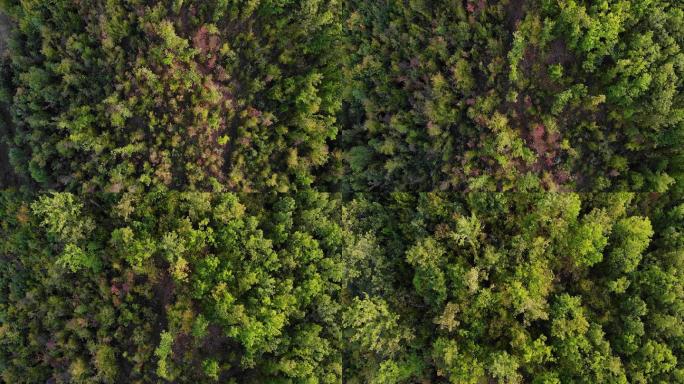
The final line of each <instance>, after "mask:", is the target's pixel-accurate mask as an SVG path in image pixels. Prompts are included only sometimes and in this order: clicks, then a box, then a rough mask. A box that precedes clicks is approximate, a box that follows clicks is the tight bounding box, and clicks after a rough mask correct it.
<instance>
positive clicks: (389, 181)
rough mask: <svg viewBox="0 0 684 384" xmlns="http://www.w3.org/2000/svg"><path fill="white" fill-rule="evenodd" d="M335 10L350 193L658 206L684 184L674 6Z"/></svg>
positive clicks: (454, 4)
mask: <svg viewBox="0 0 684 384" xmlns="http://www.w3.org/2000/svg"><path fill="white" fill-rule="evenodd" d="M345 4H347V8H348V9H347V13H348V17H347V20H346V21H345V22H346V28H347V35H349V43H348V44H347V46H348V49H347V51H348V54H349V59H348V65H347V67H348V69H347V73H346V74H345V76H346V77H347V78H349V79H350V81H348V84H349V87H348V91H347V93H349V98H350V105H349V106H348V114H347V117H346V118H347V122H346V124H347V129H345V131H344V133H343V136H342V140H343V142H344V147H345V150H346V156H345V157H346V159H347V162H348V168H349V172H350V177H349V180H348V183H349V184H350V185H351V186H350V188H352V189H355V190H357V191H360V192H366V191H371V190H372V191H384V192H387V191H394V190H401V191H412V190H416V189H417V190H420V191H433V190H449V191H467V190H480V191H493V190H496V191H506V190H517V191H530V190H540V189H541V190H551V191H555V190H566V191H567V190H573V191H601V190H604V191H625V190H626V191H657V192H664V191H666V190H667V189H668V186H670V185H671V184H673V183H674V182H675V178H677V177H681V175H682V172H683V170H684V168H683V167H684V159H683V156H684V155H683V152H682V146H681V143H682V140H683V138H684V128H683V127H684V108H683V100H682V94H681V88H682V85H683V83H682V81H684V53H683V52H682V46H683V45H684V28H683V27H682V26H684V10H683V8H682V5H681V4H680V3H679V2H673V1H668V0H663V1H658V0H615V1H608V0H603V1H576V0H539V1H535V0H531V1H523V0H509V1H506V0H504V1H485V0H468V1H452V0H436V1H422V0H411V1H403V0H402V1H399V0H389V1H356V0H350V1H347V2H346V3H345ZM345 181H347V180H345Z"/></svg>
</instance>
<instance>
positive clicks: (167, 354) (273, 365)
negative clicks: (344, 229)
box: [0, 192, 343, 383]
mask: <svg viewBox="0 0 684 384" xmlns="http://www.w3.org/2000/svg"><path fill="white" fill-rule="evenodd" d="M0 196H1V197H2V204H1V205H0V218H1V219H0V225H1V228H2V232H0V233H2V234H1V235H0V244H2V248H0V250H1V252H2V255H3V259H2V264H1V265H2V268H1V270H0V282H1V283H2V284H1V285H0V286H1V287H2V288H1V289H2V290H1V291H0V292H2V294H1V295H0V320H1V321H2V326H1V327H0V334H1V335H2V338H1V340H2V341H1V342H0V371H2V378H3V379H4V380H5V381H6V382H8V383H38V382H46V380H48V379H50V378H52V379H53V380H57V382H64V383H86V382H87V383H90V382H132V383H135V382H156V381H158V380H160V379H165V380H168V381H178V382H190V381H193V380H195V381H196V380H199V381H200V382H207V381H211V379H213V380H219V379H220V381H221V382H227V383H231V382H235V383H237V382H239V383H263V382H276V379H278V380H280V381H277V382H318V383H336V382H339V380H340V375H341V359H340V356H339V345H340V330H339V324H338V323H337V321H336V318H337V312H338V311H339V304H338V303H337V302H338V300H337V292H339V290H340V282H341V280H342V272H343V270H342V267H341V264H340V263H339V261H337V260H336V259H334V258H330V257H325V255H330V254H335V253H338V252H339V247H340V239H341V236H340V233H341V230H340V227H339V225H338V224H337V222H339V220H334V218H335V217H336V215H335V213H336V212H339V207H336V206H335V203H334V202H331V201H330V199H329V197H328V196H327V195H323V194H317V193H314V192H307V193H301V194H297V195H284V196H277V197H275V198H272V199H268V200H267V201H259V198H256V197H255V196H247V197H245V198H244V200H243V199H240V198H239V197H238V196H236V195H234V194H217V193H211V194H209V193H176V192H155V193H149V194H146V195H144V196H138V195H128V194H126V195H122V196H120V197H115V196H99V195H96V196H91V197H90V198H88V199H87V200H86V201H84V202H81V201H78V200H77V199H76V198H75V196H74V195H72V194H69V193H55V194H49V195H43V196H41V197H40V198H39V199H37V200H36V201H34V202H33V203H31V204H30V205H29V204H27V203H26V202H25V201H24V200H23V199H21V198H20V196H18V195H17V194H13V193H9V192H7V193H5V194H3V195H0ZM255 207H257V208H255ZM314 379H315V380H314ZM312 380H313V381H312Z"/></svg>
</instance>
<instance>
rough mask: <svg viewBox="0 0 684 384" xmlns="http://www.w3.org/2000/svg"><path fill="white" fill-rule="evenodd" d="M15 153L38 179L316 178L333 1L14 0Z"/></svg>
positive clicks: (76, 184) (238, 181)
mask: <svg viewBox="0 0 684 384" xmlns="http://www.w3.org/2000/svg"><path fill="white" fill-rule="evenodd" d="M9 3H10V4H9V5H8V6H7V10H8V11H9V12H10V14H11V15H13V16H14V18H15V19H17V20H18V22H17V27H16V29H17V31H16V33H17V34H18V36H17V38H15V39H14V41H13V44H14V46H13V50H12V55H11V69H12V76H11V79H10V84H9V85H10V86H11V87H12V88H13V89H15V90H16V91H15V92H14V94H13V97H12V100H11V106H10V111H11V117H12V120H13V123H14V127H13V132H12V134H11V135H10V138H9V139H10V140H11V144H12V151H11V152H10V156H11V160H12V162H13V164H14V165H15V167H16V168H17V169H18V170H20V171H22V172H25V173H26V172H27V173H29V174H30V176H31V178H32V179H33V180H35V181H36V182H38V183H39V184H40V185H41V186H44V187H52V188H60V189H62V188H67V189H69V190H79V191H87V192H99V191H110V192H117V191H122V190H127V189H130V188H136V187H141V186H142V187H144V186H147V185H150V184H163V185H167V186H171V187H174V188H183V187H185V186H188V187H194V188H198V189H205V190H206V189H211V190H214V191H221V190H224V189H229V190H239V191H249V190H263V189H264V188H269V189H277V190H279V191H283V192H284V191H287V190H288V189H289V188H291V187H292V186H293V185H294V186H296V185H310V184H311V182H312V180H313V175H312V171H313V170H314V169H315V168H318V167H321V166H322V165H323V164H325V162H326V160H327V155H328V146H327V142H328V141H329V140H330V139H332V138H334V137H335V136H336V133H337V130H338V128H337V126H336V124H335V113H336V112H337V110H338V109H339V107H340V101H339V99H338V96H337V95H338V93H339V92H337V89H338V87H339V81H338V78H339V74H338V72H337V71H336V68H337V64H336V62H337V60H336V57H337V55H336V54H335V52H334V51H331V50H330V49H329V48H330V47H331V46H334V45H335V44H336V41H337V40H338V38H339V33H340V27H339V22H338V21H337V20H338V17H336V15H337V5H336V3H335V2H334V1H332V2H331V1H318V0H312V1H305V2H292V1H263V2H259V1H256V2H254V1H249V2H243V1H227V0H213V1H174V2H167V1H158V2H157V1H155V2H149V1H96V0H92V1H91V0H89V1H78V2H74V1H71V0H58V1H49V2H46V1H29V2H26V1H22V2H16V3H15V2H14V1H10V2H9Z"/></svg>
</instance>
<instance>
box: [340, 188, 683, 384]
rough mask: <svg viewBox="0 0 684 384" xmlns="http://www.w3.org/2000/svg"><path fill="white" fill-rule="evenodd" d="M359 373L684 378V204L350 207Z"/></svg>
mask: <svg viewBox="0 0 684 384" xmlns="http://www.w3.org/2000/svg"><path fill="white" fill-rule="evenodd" d="M343 212H344V216H343V221H344V227H345V231H346V232H347V234H348V235H347V237H346V238H347V241H348V245H347V246H345V248H344V251H343V256H344V257H343V259H344V261H345V263H346V265H347V273H346V276H347V277H348V278H349V280H348V284H347V288H346V289H345V290H346V294H345V295H344V296H345V301H346V303H348V305H345V307H347V310H345V312H344V314H343V316H342V324H343V326H344V328H345V330H344V332H345V337H344V340H346V341H348V343H347V345H346V346H345V347H346V349H345V355H346V360H345V364H346V365H345V373H346V375H345V377H346V380H345V382H349V383H397V382H402V383H404V382H407V383H408V382H415V383H426V382H427V383H432V382H435V383H441V382H449V383H482V382H500V383H521V382H525V383H528V382H529V383H546V384H550V383H675V382H677V383H679V382H682V381H684V361H683V359H682V356H684V350H683V349H682V348H683V347H684V343H683V341H684V333H682V330H683V329H684V327H682V326H683V325H684V306H683V304H684V275H682V271H684V232H683V231H682V229H683V228H684V203H682V200H679V201H678V202H677V201H672V200H671V199H669V198H668V197H666V196H662V195H651V194H643V195H636V196H635V195H633V194H630V193H615V194H614V193H609V194H598V195H583V194H582V195H577V194H570V193H565V194H554V193H543V194H528V193H525V194H517V193H507V194H494V193H470V194H406V193H397V194H392V195H391V197H389V198H387V199H386V200H385V201H384V202H380V201H374V200H372V199H370V198H368V197H366V196H360V197H359V198H357V199H355V200H354V201H352V202H351V203H350V204H348V205H346V206H345V208H344V210H343Z"/></svg>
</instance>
